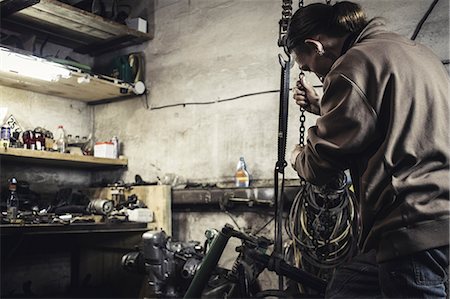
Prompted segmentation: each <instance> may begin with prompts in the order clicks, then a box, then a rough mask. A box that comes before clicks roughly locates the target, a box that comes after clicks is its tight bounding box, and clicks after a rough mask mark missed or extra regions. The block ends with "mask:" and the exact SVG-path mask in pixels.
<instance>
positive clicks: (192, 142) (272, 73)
mask: <svg viewBox="0 0 450 299" xmlns="http://www.w3.org/2000/svg"><path fill="white" fill-rule="evenodd" d="M311 2H312V1H311ZM358 2H360V3H361V4H362V6H363V7H364V8H366V11H367V13H368V16H369V17H374V16H382V17H384V18H385V19H386V21H387V25H388V27H389V28H391V29H392V30H394V31H397V32H399V33H401V34H404V35H406V36H411V34H412V32H413V31H414V28H415V26H416V24H417V23H418V22H419V20H420V18H421V17H422V15H423V14H424V13H425V11H426V10H427V8H428V7H429V5H430V4H431V2H432V1H431V0H417V1H412V0H399V1H388V0H384V1H368V0H365V1H358ZM280 3H281V1H271V0H246V1H230V0H214V1H206V0H196V1H188V0H177V1H176V0H172V1H168V0H165V1H156V8H155V26H156V27H155V38H154V39H153V40H152V41H150V42H149V43H148V46H147V48H146V49H144V51H145V53H146V58H147V86H148V87H149V90H150V94H149V96H148V99H147V100H146V99H145V98H138V99H134V100H129V101H124V102H120V103H111V104H107V105H100V106H97V107H96V108H95V129H96V134H97V137H98V138H99V139H109V138H110V137H111V136H113V135H117V136H119V139H120V140H121V141H122V142H123V154H124V155H126V156H128V158H129V167H128V172H126V173H125V175H124V179H125V180H126V181H128V180H132V179H133V177H134V175H135V174H137V173H139V174H141V175H142V176H143V177H144V178H145V179H147V180H155V179H156V177H157V176H161V175H163V174H165V173H175V174H178V175H181V176H183V177H185V178H187V179H188V180H190V181H202V182H205V181H207V182H214V183H215V182H227V181H231V180H232V177H233V174H234V170H235V165H236V162H237V160H238V159H239V157H240V156H241V155H242V156H244V157H245V159H246V161H247V163H248V166H249V168H250V171H251V173H252V175H253V178H255V179H260V180H267V179H269V180H270V179H272V176H273V167H274V165H275V162H276V160H277V154H276V149H277V128H278V94H277V93H266V94H261V95H255V96H249V97H243V98H240V99H238V100H234V101H229V102H221V103H212V104H204V105H200V104H202V103H207V102H208V103H209V102H214V101H218V100H224V99H228V98H233V97H238V96H242V95H246V94H249V93H257V92H264V91H270V90H276V89H279V81H280V79H279V76H280V70H279V69H280V67H279V64H278V58H277V55H278V54H279V53H280V52H281V51H280V49H279V48H278V47H277V44H276V41H277V38H278V23H277V22H278V20H279V18H280V15H281V7H280ZM308 3H310V1H305V4H308ZM448 6H449V4H448V1H440V2H439V4H438V6H437V7H436V8H435V10H434V11H433V13H432V15H431V16H430V17H429V20H428V21H427V23H425V24H424V27H423V29H422V31H421V33H420V35H419V36H418V37H417V40H418V41H420V42H423V43H425V44H427V45H428V46H430V47H431V48H432V49H433V50H434V51H435V52H436V53H437V54H438V55H439V56H440V57H442V59H448V53H449V49H448V11H449V10H448ZM292 72H293V74H292V83H294V82H295V77H296V76H297V75H298V70H297V68H295V69H293V71H292ZM308 77H310V80H311V81H313V82H314V83H317V80H315V78H314V76H311V75H308ZM146 101H147V103H146ZM183 103H185V104H187V105H186V106H175V107H170V106H171V105H178V104H183ZM189 103H197V104H196V105H188V104H189ZM147 104H148V106H149V107H146V105H147ZM167 106H169V107H167ZM162 107H166V108H162ZM159 108H161V109H159ZM298 115H299V113H298V108H297V106H296V105H295V104H293V103H291V106H290V119H289V140H288V151H287V152H288V155H289V152H290V149H291V148H292V147H293V145H294V144H295V143H297V142H298ZM314 120H315V119H314V117H312V116H310V115H308V117H307V126H309V125H311V124H313V123H314ZM286 176H287V178H296V174H295V173H294V171H292V170H291V169H290V167H288V168H287V169H286Z"/></svg>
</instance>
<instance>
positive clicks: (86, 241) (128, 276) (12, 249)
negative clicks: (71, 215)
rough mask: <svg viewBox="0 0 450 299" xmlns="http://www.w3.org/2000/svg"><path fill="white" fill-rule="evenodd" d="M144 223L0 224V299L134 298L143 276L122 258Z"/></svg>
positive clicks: (138, 240) (138, 235)
mask: <svg viewBox="0 0 450 299" xmlns="http://www.w3.org/2000/svg"><path fill="white" fill-rule="evenodd" d="M147 230H148V228H147V226H146V224H145V223H136V222H126V223H111V224H106V223H99V224H98V223H97V224H95V223H92V224H91V223H87V224H70V225H62V224H39V225H14V224H13V225H1V226H0V235H1V286H2V287H1V296H0V297H1V298H5V297H7V298H13V297H32V296H37V297H55V296H56V297H60V298H63V297H109V298H112V297H138V294H139V291H140V289H141V286H142V284H143V283H145V282H144V280H145V277H144V276H139V275H137V274H134V273H129V272H126V271H125V270H123V269H122V268H121V258H122V256H123V255H124V254H125V253H128V252H130V251H132V250H133V249H134V248H135V246H137V245H139V243H140V241H141V236H142V234H143V233H144V232H145V231H147Z"/></svg>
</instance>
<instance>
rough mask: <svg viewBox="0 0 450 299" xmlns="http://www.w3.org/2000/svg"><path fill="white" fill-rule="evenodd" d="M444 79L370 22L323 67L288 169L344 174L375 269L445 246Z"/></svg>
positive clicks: (405, 42) (426, 58)
mask: <svg viewBox="0 0 450 299" xmlns="http://www.w3.org/2000/svg"><path fill="white" fill-rule="evenodd" d="M449 83H450V81H449V77H448V74H447V72H446V70H445V68H444V66H443V65H442V63H441V62H440V60H439V59H438V58H437V57H436V56H435V55H434V54H433V53H432V52H431V51H430V50H429V49H427V48H426V47H424V46H422V45H419V44H417V43H415V42H414V41H411V40H409V39H407V38H404V37H401V36H399V35H397V34H395V33H392V32H388V31H386V30H385V28H384V26H383V24H382V23H381V22H380V21H379V20H377V19H375V20H372V21H370V22H369V24H368V25H367V26H366V28H365V29H364V30H363V31H362V32H361V33H360V34H359V36H357V37H356V39H355V41H354V42H353V43H352V44H351V45H350V47H349V49H348V50H347V51H346V52H345V54H343V55H342V56H341V57H340V58H339V59H338V60H337V61H336V62H335V63H334V64H333V66H332V68H331V71H330V72H329V73H328V75H327V76H326V78H325V81H324V95H323V97H322V99H321V102H320V108H321V116H320V118H319V119H318V120H317V123H316V125H315V126H313V127H311V128H310V129H309V130H308V141H307V145H306V146H305V148H304V150H303V151H302V152H301V153H300V154H299V156H297V160H296V163H295V169H296V170H297V172H298V174H299V175H300V176H301V177H303V178H305V179H306V180H307V181H309V182H311V183H313V184H317V185H322V184H324V183H326V182H327V181H328V180H329V179H330V178H331V177H333V176H334V175H335V174H336V173H337V172H338V171H340V170H344V169H350V172H351V175H352V180H353V184H354V186H355V190H356V194H357V197H358V199H359V202H360V212H361V218H362V235H361V240H360V243H361V244H360V245H361V246H362V248H363V250H364V251H367V250H369V249H372V248H375V249H377V259H378V261H385V260H389V259H392V258H395V257H396V256H401V255H406V254H409V253H413V252H417V251H421V250H425V249H429V248H433V247H438V246H443V245H448V244H449V211H450V205H449V183H450V179H449V154H450V142H449V116H450V110H449V95H450V94H449Z"/></svg>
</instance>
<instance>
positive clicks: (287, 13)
mask: <svg viewBox="0 0 450 299" xmlns="http://www.w3.org/2000/svg"><path fill="white" fill-rule="evenodd" d="M281 7H282V10H281V19H280V21H279V25H280V26H279V31H278V46H279V47H284V46H285V45H286V40H285V38H286V34H287V30H288V27H289V22H290V20H291V17H292V0H283V3H282V4H281Z"/></svg>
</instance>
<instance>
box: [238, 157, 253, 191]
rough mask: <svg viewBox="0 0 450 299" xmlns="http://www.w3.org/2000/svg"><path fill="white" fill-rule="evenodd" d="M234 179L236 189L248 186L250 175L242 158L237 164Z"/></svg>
mask: <svg viewBox="0 0 450 299" xmlns="http://www.w3.org/2000/svg"><path fill="white" fill-rule="evenodd" d="M234 179H235V183H236V187H248V186H249V185H250V175H249V173H248V171H247V165H246V164H245V160H244V157H241V158H240V159H239V162H238V163H237V166H236V173H235V175H234Z"/></svg>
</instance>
